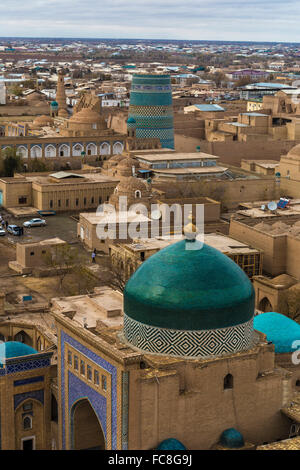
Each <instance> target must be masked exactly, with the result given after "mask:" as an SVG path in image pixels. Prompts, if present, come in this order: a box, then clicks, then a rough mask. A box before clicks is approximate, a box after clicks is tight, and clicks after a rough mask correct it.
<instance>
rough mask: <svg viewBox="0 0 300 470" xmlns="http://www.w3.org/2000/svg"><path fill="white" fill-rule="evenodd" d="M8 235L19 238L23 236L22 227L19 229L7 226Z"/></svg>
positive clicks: (16, 226) (15, 226)
mask: <svg viewBox="0 0 300 470" xmlns="http://www.w3.org/2000/svg"><path fill="white" fill-rule="evenodd" d="M7 231H8V233H11V234H12V235H16V236H20V235H23V227H19V226H18V225H8V226H7Z"/></svg>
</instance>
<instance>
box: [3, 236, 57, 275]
mask: <svg viewBox="0 0 300 470" xmlns="http://www.w3.org/2000/svg"><path fill="white" fill-rule="evenodd" d="M65 243H66V242H65V241H64V240H61V239H60V238H52V239H49V240H42V241H40V242H36V243H17V244H16V260H15V261H9V264H8V265H9V267H10V268H11V269H13V270H14V271H17V272H18V273H20V274H31V273H32V272H34V273H38V272H41V271H43V269H44V270H45V271H46V270H49V262H48V257H47V256H49V254H50V253H51V251H52V250H53V248H54V249H55V248H56V247H59V246H62V245H65Z"/></svg>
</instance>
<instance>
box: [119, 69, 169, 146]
mask: <svg viewBox="0 0 300 470" xmlns="http://www.w3.org/2000/svg"><path fill="white" fill-rule="evenodd" d="M128 118H129V119H128V121H129V123H130V122H131V118H132V119H134V120H135V123H136V124H135V125H136V139H149V138H150V139H151V138H158V139H160V142H161V145H162V147H165V148H170V149H174V118H173V105H172V88H171V78H170V75H150V74H149V75H148V74H147V75H144V74H134V75H133V78H132V85H131V93H130V105H129V113H128ZM128 121H127V122H128Z"/></svg>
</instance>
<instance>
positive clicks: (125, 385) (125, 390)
mask: <svg viewBox="0 0 300 470" xmlns="http://www.w3.org/2000/svg"><path fill="white" fill-rule="evenodd" d="M128 395H129V373H128V372H122V450H127V449H128V399H129V396H128Z"/></svg>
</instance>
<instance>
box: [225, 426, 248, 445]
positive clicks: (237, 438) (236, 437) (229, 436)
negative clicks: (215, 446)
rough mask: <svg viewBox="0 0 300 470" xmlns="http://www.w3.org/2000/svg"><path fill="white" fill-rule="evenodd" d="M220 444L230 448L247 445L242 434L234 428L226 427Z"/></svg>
mask: <svg viewBox="0 0 300 470" xmlns="http://www.w3.org/2000/svg"><path fill="white" fill-rule="evenodd" d="M220 444H222V445H223V446H224V447H228V448H229V449H238V448H240V447H243V446H244V445H245V441H244V438H243V436H242V434H241V433H240V432H239V431H237V430H236V429H234V428H230V429H226V430H225V431H223V433H222V435H221V438H220Z"/></svg>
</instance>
